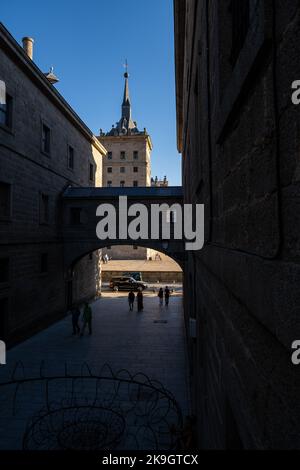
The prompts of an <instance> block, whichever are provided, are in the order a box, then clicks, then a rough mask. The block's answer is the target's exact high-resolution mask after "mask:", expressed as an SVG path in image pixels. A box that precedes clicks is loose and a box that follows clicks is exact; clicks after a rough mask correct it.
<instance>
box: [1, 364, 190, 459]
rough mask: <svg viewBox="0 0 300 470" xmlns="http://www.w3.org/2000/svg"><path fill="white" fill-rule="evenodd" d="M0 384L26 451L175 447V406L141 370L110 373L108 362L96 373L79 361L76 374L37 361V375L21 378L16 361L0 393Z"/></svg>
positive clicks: (178, 421) (177, 411)
mask: <svg viewBox="0 0 300 470" xmlns="http://www.w3.org/2000/svg"><path fill="white" fill-rule="evenodd" d="M72 367H73V368H74V366H72ZM4 387H8V389H9V396H10V397H11V400H12V403H11V404H12V409H11V418H10V419H11V420H13V419H14V417H15V418H16V421H17V423H18V424H16V429H18V430H19V429H22V432H21V436H20V439H21V438H22V447H23V449H25V450H85V451H86V450H89V451H90V450H94V451H95V450H97V451H99V450H118V449H122V450H130V449H134V450H174V449H176V448H177V446H178V433H177V437H176V433H174V429H177V430H180V429H182V426H183V423H182V414H181V410H180V407H179V405H178V403H177V401H176V400H175V398H174V397H173V395H172V394H171V393H170V392H169V391H168V390H166V389H165V388H164V387H163V385H162V384H160V383H159V382H157V381H153V380H150V378H149V377H147V376H146V375H145V374H142V373H139V374H136V375H131V374H130V372H129V371H127V370H125V369H123V370H120V371H119V372H117V373H116V374H115V373H114V372H113V371H112V369H111V368H110V366H109V365H107V364H106V365H105V366H103V367H102V368H101V370H100V372H99V373H94V372H93V371H92V369H91V368H90V367H89V366H88V365H87V364H83V365H82V366H81V368H80V372H79V373H75V372H74V371H71V366H70V367H69V368H68V367H67V366H65V370H64V371H63V373H62V374H57V373H54V374H51V373H47V372H46V371H45V364H44V363H42V364H41V366H40V369H39V372H38V373H37V374H36V376H33V377H32V376H31V377H26V372H25V367H24V365H23V364H22V363H21V362H20V363H18V364H17V365H16V367H15V369H14V371H13V374H12V377H11V379H10V380H8V381H6V382H2V383H1V382H0V390H1V391H3V388H4ZM6 396H8V393H7V394H6ZM6 403H7V402H6ZM0 419H1V418H0ZM22 420H23V422H24V424H23V425H21V426H20V423H22ZM24 429H25V432H24Z"/></svg>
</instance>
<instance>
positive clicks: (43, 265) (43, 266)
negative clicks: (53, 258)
mask: <svg viewBox="0 0 300 470" xmlns="http://www.w3.org/2000/svg"><path fill="white" fill-rule="evenodd" d="M40 272H41V274H46V273H47V272H48V253H42V254H41V260H40Z"/></svg>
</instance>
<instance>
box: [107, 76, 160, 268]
mask: <svg viewBox="0 0 300 470" xmlns="http://www.w3.org/2000/svg"><path fill="white" fill-rule="evenodd" d="M124 78H125V86H124V96H123V102H122V115H121V119H120V121H119V122H117V125H116V126H114V127H112V129H111V130H110V131H109V132H108V133H107V134H106V133H104V132H102V131H101V133H100V136H99V137H98V139H99V141H100V142H101V143H102V144H103V145H104V146H105V148H106V149H107V156H106V157H105V158H104V159H103V186H104V187H111V188H113V187H115V188H119V187H124V188H131V187H148V186H151V152H152V148H153V147H152V141H151V138H150V135H149V134H148V133H147V130H146V129H144V130H143V131H139V129H138V128H137V123H136V122H135V121H133V120H132V110H131V100H130V94H129V75H128V73H125V75H124ZM103 254H104V255H105V254H107V255H108V256H109V257H112V258H113V259H147V258H148V250H147V249H146V248H141V247H136V246H126V247H124V246H122V247H121V246H120V247H119V246H115V247H112V248H110V247H109V248H108V249H105V250H104V251H103Z"/></svg>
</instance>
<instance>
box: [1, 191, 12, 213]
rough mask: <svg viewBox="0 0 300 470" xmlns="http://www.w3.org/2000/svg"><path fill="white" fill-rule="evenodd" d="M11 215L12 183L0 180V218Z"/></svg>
mask: <svg viewBox="0 0 300 470" xmlns="http://www.w3.org/2000/svg"><path fill="white" fill-rule="evenodd" d="M10 216H11V185H10V184H8V183H2V182H0V219H9V218H10Z"/></svg>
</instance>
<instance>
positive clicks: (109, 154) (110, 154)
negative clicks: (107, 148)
mask: <svg viewBox="0 0 300 470" xmlns="http://www.w3.org/2000/svg"><path fill="white" fill-rule="evenodd" d="M112 157H113V154H112V152H108V153H107V159H108V160H112Z"/></svg>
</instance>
